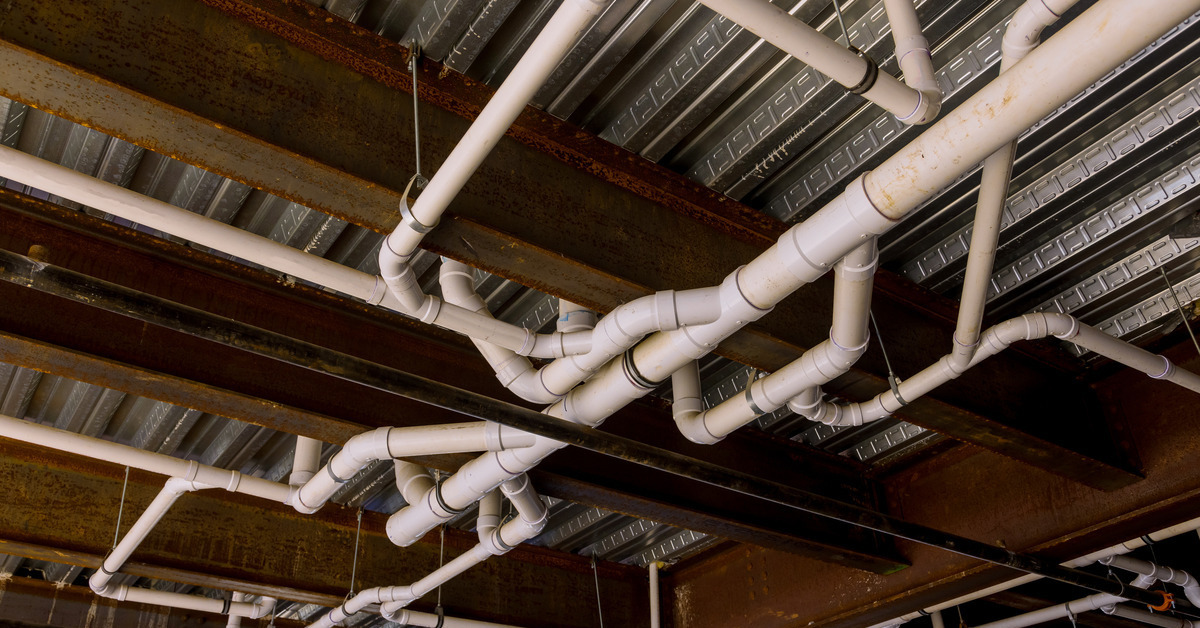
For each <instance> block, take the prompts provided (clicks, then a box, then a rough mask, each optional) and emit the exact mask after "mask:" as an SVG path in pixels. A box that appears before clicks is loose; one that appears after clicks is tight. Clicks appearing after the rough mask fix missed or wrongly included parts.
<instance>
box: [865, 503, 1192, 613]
mask: <svg viewBox="0 0 1200 628" xmlns="http://www.w3.org/2000/svg"><path fill="white" fill-rule="evenodd" d="M1197 530H1200V517H1197V518H1195V519H1190V520H1188V521H1184V522H1183V523H1179V524H1176V525H1173V526H1170V527H1167V528H1163V529H1161V530H1155V531H1154V532H1151V533H1150V534H1144V535H1141V536H1138V537H1136V538H1132V539H1129V540H1128V541H1124V542H1122V543H1117V544H1116V545H1111V546H1109V547H1106V548H1104V549H1100V550H1097V551H1095V552H1092V553H1090V554H1085V555H1083V556H1080V557H1079V558H1075V559H1073V560H1069V561H1066V562H1064V563H1061V565H1062V566H1063V567H1086V566H1087V565H1091V564H1092V563H1095V562H1097V561H1100V560H1101V559H1104V558H1108V557H1110V556H1117V555H1122V554H1128V553H1129V552H1132V551H1134V550H1136V549H1138V548H1142V547H1145V546H1146V545H1147V544H1149V543H1157V542H1159V541H1165V540H1167V539H1170V538H1174V537H1177V536H1179V535H1180V534H1187V533H1189V532H1195V531H1197ZM1040 579H1041V576H1038V575H1036V574H1026V575H1024V576H1021V577H1019V578H1013V579H1012V580H1006V581H1004V582H1001V583H999V584H995V585H992V586H990V587H987V588H984V589H980V590H978V591H973V592H971V593H968V594H966V595H961V596H958V597H956V598H953V599H950V600H946V601H945V602H941V603H939V604H935V605H933V606H928V607H926V608H923V609H921V610H918V611H913V612H911V613H908V614H906V615H902V616H900V617H897V618H895V619H890V620H888V621H884V622H880V623H878V624H875V625H873V626H870V627H869V628H885V627H886V626H898V625H900V624H904V623H907V622H910V621H912V620H914V619H917V618H919V617H924V616H925V615H931V614H933V613H940V612H941V611H944V610H947V609H951V608H954V607H955V606H959V605H961V604H966V603H967V602H973V601H975V600H979V599H983V598H985V597H988V596H989V595H993V594H995V593H1000V592H1002V591H1007V590H1009V589H1013V588H1016V587H1019V586H1021V585H1024V584H1029V583H1030V582H1036V581H1037V580H1040ZM1117 608H1120V607H1119V606H1118V607H1117Z"/></svg>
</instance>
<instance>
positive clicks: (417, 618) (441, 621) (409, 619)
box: [391, 608, 517, 628]
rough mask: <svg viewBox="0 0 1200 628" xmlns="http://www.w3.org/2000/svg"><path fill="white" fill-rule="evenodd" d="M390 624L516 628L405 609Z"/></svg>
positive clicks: (425, 626) (434, 627)
mask: <svg viewBox="0 0 1200 628" xmlns="http://www.w3.org/2000/svg"><path fill="white" fill-rule="evenodd" d="M391 621H392V622H394V623H397V624H400V625H401V626H419V627H421V628H437V627H438V626H441V628H517V627H516V626H510V625H508V624H493V623H491V622H487V621H475V620H473V619H459V618H457V617H445V616H442V617H438V616H437V615H435V614H433V613H420V612H417V611H410V610H408V609H406V608H403V609H400V610H399V611H397V612H396V613H394V614H393V615H392V620H391Z"/></svg>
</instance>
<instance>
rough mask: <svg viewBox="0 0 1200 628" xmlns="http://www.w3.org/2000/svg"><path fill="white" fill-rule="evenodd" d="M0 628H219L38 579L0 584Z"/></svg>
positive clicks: (176, 612)
mask: <svg viewBox="0 0 1200 628" xmlns="http://www.w3.org/2000/svg"><path fill="white" fill-rule="evenodd" d="M0 592H2V593H0V595H2V596H3V597H2V598H0V599H3V604H0V628H42V627H46V626H49V627H51V628H90V627H91V626H158V627H160V628H175V627H177V626H179V627H182V626H187V627H188V628H224V627H225V626H226V625H227V624H226V622H227V618H226V617H224V616H222V615H213V614H210V613H200V612H197V611H185V610H180V609H169V608H164V607H161V606H150V605H146V604H134V603H132V602H117V601H116V600H110V599H105V598H101V597H99V596H97V595H96V594H94V593H92V591H91V589H88V588H87V587H77V586H60V585H57V584H55V583H52V582H46V581H44V580H35V579H33V578H23V577H12V578H9V579H7V580H5V581H4V582H3V583H2V584H0ZM275 625H276V626H277V627H278V628H302V627H303V626H304V624H303V623H302V622H298V621H294V620H290V619H276V620H275Z"/></svg>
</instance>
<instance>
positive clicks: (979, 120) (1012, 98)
mask: <svg viewBox="0 0 1200 628" xmlns="http://www.w3.org/2000/svg"><path fill="white" fill-rule="evenodd" d="M1198 9H1200V3H1197V2H1195V1H1194V0H1186V1H1181V0H1152V1H1142V2H1121V1H1119V0H1102V1H1101V2H1099V3H1097V4H1096V5H1094V6H1093V7H1091V8H1089V9H1088V10H1087V11H1085V12H1084V13H1082V14H1081V15H1080V16H1079V17H1077V18H1076V19H1074V20H1072V21H1071V22H1070V23H1069V24H1067V25H1066V26H1065V27H1063V29H1062V30H1061V31H1059V32H1058V33H1057V34H1056V35H1055V36H1054V37H1052V38H1050V39H1049V40H1048V41H1046V42H1045V43H1043V44H1042V45H1040V46H1038V47H1037V48H1036V49H1034V50H1033V51H1032V52H1030V53H1029V55H1028V56H1027V57H1025V59H1023V60H1022V61H1021V62H1020V63H1018V64H1016V65H1015V66H1014V67H1013V69H1012V70H1011V71H1008V72H1005V73H1003V74H1001V75H1000V76H999V77H998V78H997V79H996V80H994V81H992V82H990V83H988V84H987V85H985V86H984V87H983V88H982V89H980V90H979V91H978V92H976V93H975V95H973V96H972V97H971V98H970V99H968V100H967V102H965V103H964V104H963V105H962V106H960V107H958V108H956V109H955V110H954V111H952V112H949V113H948V114H946V115H944V116H942V119H941V120H939V121H938V122H937V123H936V124H934V125H933V126H931V127H929V129H928V130H927V131H926V132H924V133H922V134H921V135H920V136H919V137H917V138H916V139H915V140H914V141H913V142H911V143H909V144H908V145H906V146H904V147H903V148H901V149H900V150H899V151H897V152H896V153H895V154H894V155H892V156H891V157H890V158H888V159H887V160H885V161H884V162H883V163H882V164H880V166H879V167H878V168H876V169H875V170H874V171H873V172H872V173H870V174H869V175H868V176H867V178H866V191H867V196H868V197H869V198H870V200H871V202H872V203H873V204H874V206H875V207H876V208H878V211H879V212H880V213H882V214H883V215H884V216H887V217H889V218H892V219H899V218H902V217H903V216H905V215H906V214H907V213H908V212H910V211H912V210H913V209H914V208H915V207H916V206H917V205H918V204H920V203H921V202H922V201H923V200H924V199H925V198H928V197H929V196H930V195H932V194H934V193H935V192H937V191H938V190H941V189H942V188H944V187H946V186H947V185H949V184H950V183H951V182H953V181H954V180H955V179H956V178H957V177H958V176H959V174H961V173H962V172H963V171H964V170H965V169H966V168H968V167H970V165H971V164H975V163H979V162H980V161H982V160H983V158H984V157H986V156H987V155H990V154H991V153H993V152H995V151H996V149H998V148H1000V147H1001V146H1003V145H1005V144H1007V143H1008V142H1010V141H1012V140H1013V139H1014V138H1016V137H1017V136H1018V135H1020V134H1021V132H1023V131H1024V130H1025V129H1028V128H1029V127H1031V126H1033V125H1034V124H1035V123H1037V122H1038V121H1039V120H1041V119H1042V118H1044V117H1045V116H1046V115H1048V114H1049V113H1050V112H1052V111H1054V110H1055V109H1056V108H1057V107H1058V106H1060V105H1061V104H1062V103H1065V102H1067V101H1068V100H1070V99H1071V98H1072V97H1074V96H1075V95H1076V94H1078V93H1079V92H1080V91H1082V90H1083V89H1084V88H1086V87H1088V86H1089V85H1091V84H1092V83H1094V82H1096V81H1097V80H1099V79H1100V78H1101V77H1103V76H1104V75H1105V74H1107V73H1108V72H1110V71H1112V69H1113V68H1115V67H1117V66H1118V65H1120V64H1121V63H1122V62H1124V61H1125V60H1126V59H1128V58H1129V57H1131V56H1133V55H1134V54H1135V53H1137V52H1138V51H1140V50H1141V49H1142V48H1145V47H1146V46H1148V45H1150V43H1152V42H1153V41H1154V38H1147V36H1146V35H1147V34H1151V33H1152V34H1154V37H1158V36H1160V35H1162V34H1163V33H1166V32H1167V31H1168V30H1170V29H1172V28H1174V27H1175V26H1177V25H1178V24H1179V23H1180V22H1182V21H1183V20H1184V19H1186V18H1187V17H1189V16H1190V15H1191V14H1192V13H1195V12H1196V11H1197V10H1198ZM1018 69H1019V70H1020V71H1019V72H1018V71H1017V70H1018Z"/></svg>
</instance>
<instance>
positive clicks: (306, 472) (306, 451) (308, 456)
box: [288, 436, 324, 486]
mask: <svg viewBox="0 0 1200 628" xmlns="http://www.w3.org/2000/svg"><path fill="white" fill-rule="evenodd" d="M323 446H324V443H322V442H321V441H319V440H317V439H315V438H308V437H307V436H297V437H296V452H295V455H294V456H292V474H291V475H290V476H288V484H290V485H292V486H303V485H304V483H305V482H308V481H309V480H311V479H312V478H313V476H314V475H316V474H317V469H320V468H321V448H322V447H323Z"/></svg>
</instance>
